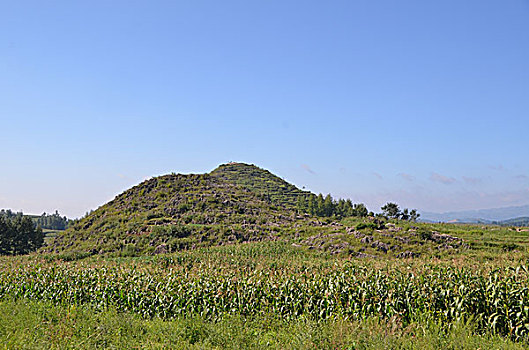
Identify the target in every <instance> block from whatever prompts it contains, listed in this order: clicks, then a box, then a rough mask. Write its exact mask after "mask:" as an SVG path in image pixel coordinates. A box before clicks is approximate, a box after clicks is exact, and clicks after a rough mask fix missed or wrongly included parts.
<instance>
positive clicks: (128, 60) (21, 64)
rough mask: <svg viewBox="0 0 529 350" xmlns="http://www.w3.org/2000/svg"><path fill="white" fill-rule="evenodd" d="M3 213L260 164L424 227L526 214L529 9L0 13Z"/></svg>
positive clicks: (83, 207)
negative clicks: (447, 218)
mask: <svg viewBox="0 0 529 350" xmlns="http://www.w3.org/2000/svg"><path fill="white" fill-rule="evenodd" d="M0 123H1V124H0V146H1V149H2V158H1V165H0V208H12V209H14V210H23V211H24V212H28V213H41V212H43V211H47V212H50V211H54V210H55V209H58V210H59V211H60V212H61V213H64V214H66V215H68V216H71V217H76V216H80V215H83V214H84V213H85V212H86V211H88V210H90V209H94V208H96V207H98V206H99V205H101V204H103V203H105V202H106V201H108V200H110V199H112V198H113V197H114V196H115V195H117V194H118V193H120V192H121V191H123V190H124V189H126V188H128V187H130V186H132V185H134V184H137V183H138V182H140V181H141V180H143V179H145V178H146V177H150V176H154V175H160V174H164V173H169V172H177V173H189V172H195V173H201V172H207V171H210V170H212V169H213V168H215V167H216V166H217V165H218V164H220V163H224V162H227V161H230V160H234V161H243V162H248V163H254V164H256V165H259V166H261V167H264V168H266V169H269V170H271V171H273V172H274V173H276V174H278V175H280V176H282V177H284V178H285V179H286V180H288V181H290V182H292V183H294V184H296V185H298V186H300V187H301V186H305V187H306V188H307V189H310V190H312V191H314V192H318V193H319V192H322V193H331V194H332V195H333V196H334V197H348V198H351V199H353V200H354V201H356V202H364V203H366V204H367V205H368V207H369V208H370V209H371V210H374V211H377V210H379V207H380V205H382V204H383V203H385V202H386V201H397V202H398V203H399V204H401V205H402V206H407V207H413V208H418V209H419V211H421V210H422V211H448V210H461V209H478V208H490V207H501V206H509V205H521V204H529V162H528V156H527V153H528V152H527V150H528V148H529V147H528V146H527V140H528V138H529V1H528V0H509V1H497V0H465V1H460V0H457V1H456V0H446V1H423V0H415V1H409V0H403V1H391V0H386V1H368V0H366V1H353V0H349V1H288V0H281V1H269V0H267V1H242V0H241V1H229V0H226V1H199V0H193V1H115V0H113V1H93V0H92V1H24V0H20V1H3V2H2V3H1V4H0Z"/></svg>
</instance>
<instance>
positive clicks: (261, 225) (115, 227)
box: [45, 163, 308, 254]
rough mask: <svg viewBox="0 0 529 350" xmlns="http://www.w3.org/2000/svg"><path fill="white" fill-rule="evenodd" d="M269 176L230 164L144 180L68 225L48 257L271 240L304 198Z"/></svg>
mask: <svg viewBox="0 0 529 350" xmlns="http://www.w3.org/2000/svg"><path fill="white" fill-rule="evenodd" d="M307 193H308V192H304V191H301V190H299V189H297V188H296V187H295V186H293V185H291V184H289V183H287V182H285V181H284V180H282V179H280V178H279V177H277V176H275V175H273V174H271V173H270V172H269V171H267V170H264V169H261V168H258V167H256V166H254V165H248V164H242V163H230V164H225V165H221V166H219V167H218V168H217V169H215V170H214V171H212V172H211V173H209V174H190V175H181V174H170V175H164V176H160V177H155V178H151V179H149V180H146V181H144V182H142V183H140V184H139V185H137V186H134V187H132V188H131V189H129V190H127V191H125V192H123V193H122V194H120V195H118V196H117V197H116V198H115V199H114V200H112V201H111V202H109V203H107V204H105V205H103V206H101V207H100V208H98V209H97V210H95V211H94V212H92V213H90V214H88V215H87V216H85V217H84V218H82V219H80V220H79V221H77V222H76V223H74V224H73V225H72V226H71V227H70V228H69V229H68V230H67V231H66V232H64V233H62V234H59V235H57V237H56V238H55V239H54V240H53V241H52V242H51V243H50V244H49V246H48V247H46V248H45V251H47V252H55V253H61V252H77V253H79V254H96V253H97V254H100V253H109V252H122V253H124V254H138V253H154V252H155V251H157V252H170V251H176V250H181V249H188V248H192V247H197V246H207V245H216V244H224V243H235V242H247V241H260V240H275V239H277V238H278V235H279V232H280V231H281V234H282V235H284V234H285V229H283V228H285V227H286V226H288V227H290V226H292V225H290V224H291V223H292V222H293V221H295V220H300V219H301V218H300V217H299V216H297V215H296V212H295V208H294V206H295V202H296V200H297V199H296V196H299V195H306V194H307Z"/></svg>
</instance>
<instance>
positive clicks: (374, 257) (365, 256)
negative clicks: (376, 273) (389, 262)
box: [355, 252, 378, 259]
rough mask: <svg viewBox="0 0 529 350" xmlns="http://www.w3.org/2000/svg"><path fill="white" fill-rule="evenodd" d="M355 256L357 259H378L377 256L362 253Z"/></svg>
mask: <svg viewBox="0 0 529 350" xmlns="http://www.w3.org/2000/svg"><path fill="white" fill-rule="evenodd" d="M355 256H356V257H357V258H367V259H378V256H376V255H371V254H366V253H360V252H358V253H356V254H355Z"/></svg>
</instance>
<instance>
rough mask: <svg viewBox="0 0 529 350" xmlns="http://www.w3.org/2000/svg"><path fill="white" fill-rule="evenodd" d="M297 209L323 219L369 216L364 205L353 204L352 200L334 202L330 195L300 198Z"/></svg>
mask: <svg viewBox="0 0 529 350" xmlns="http://www.w3.org/2000/svg"><path fill="white" fill-rule="evenodd" d="M296 207H297V210H298V212H300V213H307V214H310V215H313V216H323V217H330V216H337V217H350V216H357V217H365V216H368V214H369V212H368V210H367V208H366V206H365V205H364V204H362V203H359V204H353V202H352V201H351V200H350V199H339V200H334V199H333V198H332V197H331V195H330V194H328V195H327V196H325V197H323V195H322V194H321V193H320V194H319V195H317V196H316V195H307V196H299V197H298V201H297V205H296Z"/></svg>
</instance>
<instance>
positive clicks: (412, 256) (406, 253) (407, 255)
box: [395, 251, 421, 259]
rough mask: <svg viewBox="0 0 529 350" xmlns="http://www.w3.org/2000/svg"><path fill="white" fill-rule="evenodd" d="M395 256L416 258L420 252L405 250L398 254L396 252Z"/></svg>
mask: <svg viewBox="0 0 529 350" xmlns="http://www.w3.org/2000/svg"><path fill="white" fill-rule="evenodd" d="M395 256H396V257H397V258H399V259H410V258H417V257H419V256H421V254H420V253H416V252H410V251H405V252H402V253H399V254H397V255H395Z"/></svg>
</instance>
